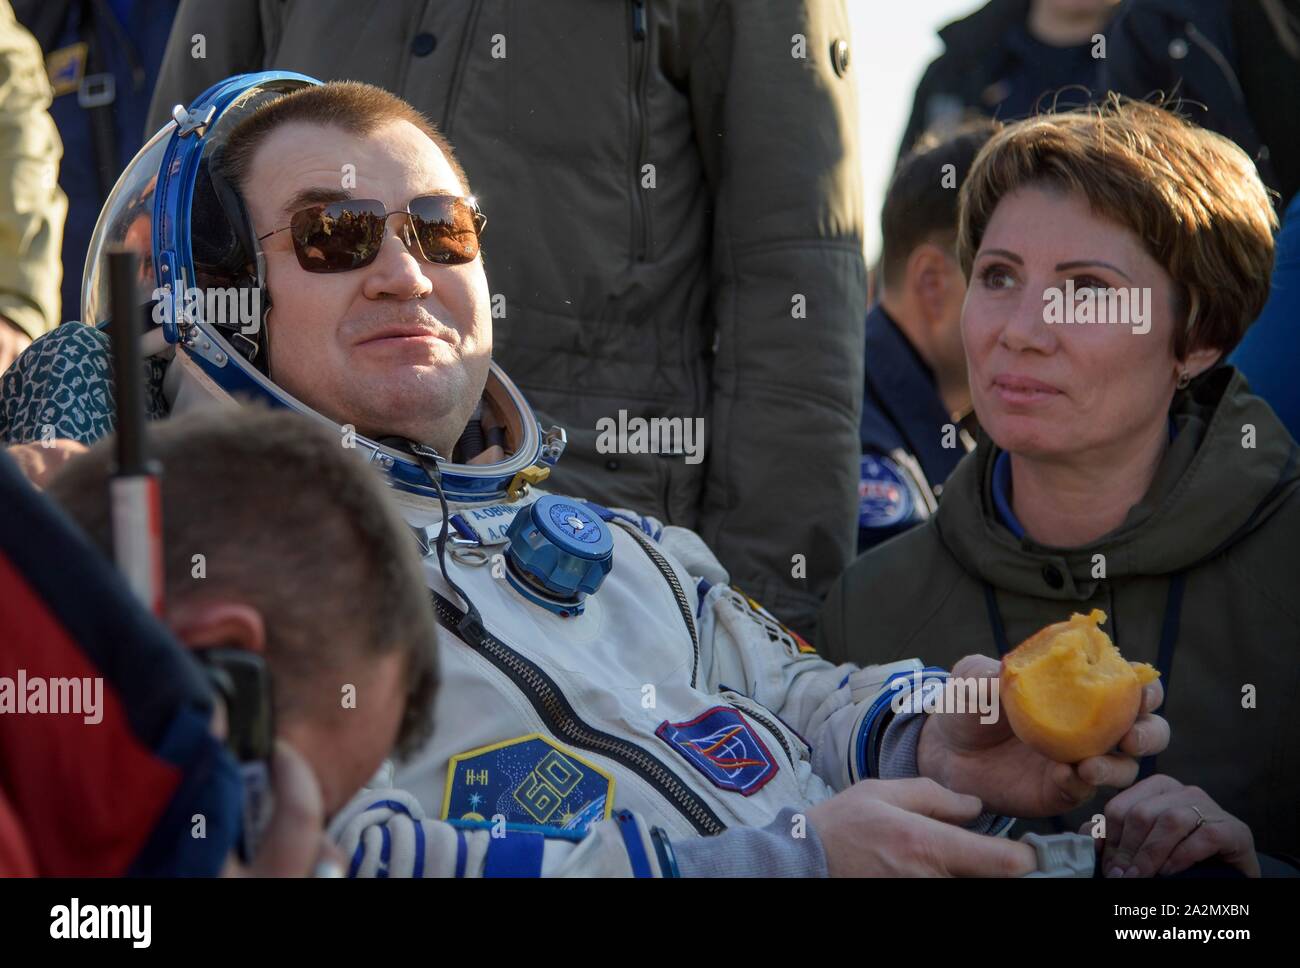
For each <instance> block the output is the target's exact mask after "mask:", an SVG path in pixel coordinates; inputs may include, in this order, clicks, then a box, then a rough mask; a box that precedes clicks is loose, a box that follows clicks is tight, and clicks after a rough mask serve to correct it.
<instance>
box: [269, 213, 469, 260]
mask: <svg viewBox="0 0 1300 968" xmlns="http://www.w3.org/2000/svg"><path fill="white" fill-rule="evenodd" d="M393 215H405V216H406V217H407V218H406V222H405V224H404V225H403V226H402V230H401V233H400V235H399V236H398V237H399V238H400V239H401V240H402V242H403V243H404V244H405V245H406V247H407V248H408V249H410V250H411V251H412V252H414V253H415V254H416V255H418V256H419V257H420V258H422V259H424V261H426V262H431V263H433V264H434V265H440V266H459V265H464V264H465V263H467V262H473V261H474V259H475V258H476V257H477V256H478V253H479V235H480V234H481V233H482V232H483V229H484V227H485V226H486V225H487V218H486V217H485V216H484V215H483V213H482V212H480V211H479V210H478V203H477V202H476V201H475V200H474V199H473V198H459V197H457V196H455V195H419V196H417V197H415V198H413V199H411V200H410V202H408V203H407V206H406V208H404V209H400V210H398V211H395V212H389V211H385V209H384V203H383V202H380V201H378V200H376V199H373V198H347V199H343V200H341V201H337V202H330V203H329V204H326V205H312V206H310V207H309V208H304V209H301V210H299V211H297V212H294V213H293V215H292V216H291V217H290V219H289V224H288V225H285V226H282V227H281V228H278V229H275V230H274V231H272V232H267V233H266V235H261V236H258V239H257V241H259V242H261V241H262V240H263V239H269V238H270V237H271V236H273V235H275V234H276V233H277V232H284V231H289V232H290V233H291V237H292V238H293V251H294V254H295V255H297V257H298V264H299V265H300V266H302V267H303V268H304V269H305V270H307V271H308V272H349V271H351V270H353V269H360V268H362V267H363V266H368V265H370V263H372V262H374V261H375V257H376V256H377V255H379V249H380V246H382V245H383V243H384V231H385V226H386V225H387V224H388V219H389V217H390V216H393Z"/></svg>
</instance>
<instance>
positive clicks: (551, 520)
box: [506, 494, 614, 617]
mask: <svg viewBox="0 0 1300 968" xmlns="http://www.w3.org/2000/svg"><path fill="white" fill-rule="evenodd" d="M506 538H507V540H508V541H509V542H510V544H509V546H508V547H507V548H506V579H507V580H508V581H509V582H510V584H511V585H512V586H513V587H514V588H515V590H516V591H518V592H519V593H520V594H521V595H523V596H524V597H525V598H527V599H528V600H529V601H532V602H535V603H536V604H538V605H540V606H542V607H543V608H545V609H548V610H549V611H552V612H554V613H556V614H557V615H561V616H564V617H568V616H570V615H581V614H582V611H583V608H584V607H585V606H584V605H583V599H585V598H586V597H587V596H588V595H591V594H594V593H595V591H596V589H598V588H599V587H600V583H601V582H603V581H604V580H605V576H606V575H608V574H609V571H610V569H611V568H612V567H613V566H614V539H613V536H612V535H611V534H610V533H609V529H608V528H607V527H606V526H605V524H604V523H603V522H602V521H601V520H600V519H599V518H598V517H596V516H595V515H594V514H592V513H591V511H590V510H588V509H587V508H586V507H584V506H583V505H582V504H581V503H580V502H578V501H575V500H572V499H571V498H565V497H558V496H556V495H553V494H547V495H544V496H542V497H540V498H538V499H537V500H536V501H534V502H533V504H532V505H531V506H529V507H527V508H525V509H524V510H522V511H520V512H519V513H518V514H516V515H515V519H514V521H512V522H511V523H510V527H509V528H508V529H507V531H506Z"/></svg>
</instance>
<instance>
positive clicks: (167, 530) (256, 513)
mask: <svg viewBox="0 0 1300 968" xmlns="http://www.w3.org/2000/svg"><path fill="white" fill-rule="evenodd" d="M147 436H148V441H149V443H148V446H149V452H150V454H151V455H152V456H153V457H155V458H156V459H157V460H158V461H159V462H160V463H161V464H162V467H163V473H162V478H161V487H162V519H163V542H164V555H165V558H164V562H165V563H164V576H165V581H166V586H165V597H166V599H167V600H168V601H169V602H173V603H176V604H182V603H186V604H190V603H201V602H204V601H214V602H215V601H232V600H233V601H238V602H242V603H245V604H248V605H250V606H253V607H255V608H256V609H257V610H258V611H259V612H260V613H261V615H262V618H263V620H264V622H265V627H266V660H267V665H268V667H269V669H270V673H271V679H272V682H273V683H274V686H275V714H276V716H277V717H279V718H290V717H298V716H303V715H310V710H312V709H320V708H322V704H323V703H331V704H333V705H334V706H335V708H337V704H338V702H339V690H338V688H332V689H323V688H322V687H321V686H320V683H321V681H322V680H321V675H322V674H325V675H329V674H331V673H334V672H341V671H342V670H343V668H344V667H345V665H346V664H348V663H355V662H356V661H358V659H359V658H360V659H361V661H364V660H365V657H366V656H376V655H381V654H388V653H390V652H392V651H394V650H400V651H403V652H405V653H406V654H407V664H406V680H405V681H406V684H407V703H406V710H405V714H404V716H403V719H402V725H401V729H400V732H399V735H398V743H397V748H398V752H399V753H409V752H411V751H412V750H413V749H414V748H415V747H416V746H418V744H419V743H420V742H421V741H422V740H423V738H424V735H425V731H426V730H427V728H428V724H429V723H430V721H431V717H430V715H429V712H430V709H429V707H430V705H431V703H432V701H433V692H434V689H435V687H436V684H437V665H436V654H435V652H434V649H435V644H436V639H435V636H436V626H435V625H434V620H433V609H432V606H431V603H430V601H429V593H428V590H427V588H426V586H425V583H424V579H423V575H422V572H421V567H420V563H419V559H418V556H417V555H416V553H415V538H414V536H413V535H412V534H411V531H410V529H409V528H408V527H407V526H406V524H405V523H404V522H403V521H402V519H401V517H400V516H399V515H398V513H397V511H396V509H395V507H394V505H393V502H392V497H391V495H390V494H388V489H387V488H386V487H385V486H384V485H383V483H382V482H381V480H380V479H379V476H378V475H377V474H376V473H375V472H374V471H373V470H372V469H370V468H369V467H367V466H366V465H365V463H364V462H363V461H362V460H361V459H360V458H359V457H357V456H356V452H355V451H350V450H347V449H345V448H344V447H343V446H342V439H343V438H342V437H341V435H340V433H338V432H331V431H330V430H329V429H328V428H326V427H324V426H322V425H321V424H319V423H317V422H316V421H312V420H309V419H307V418H305V417H302V416H299V415H297V414H293V413H290V412H289V411H284V410H268V409H265V408H262V407H255V406H251V405H250V406H246V407H240V408H229V407H222V408H220V409H218V410H212V411H206V412H200V413H190V414H186V415H184V416H179V417H174V418H171V419H169V420H165V421H160V422H158V423H153V424H150V426H149V430H148V434H147ZM112 448H113V441H112V438H109V439H107V440H104V441H101V442H100V443H99V444H97V445H96V446H95V447H93V448H92V449H91V450H90V452H89V453H86V454H83V455H81V456H79V457H77V458H76V459H74V460H73V461H71V462H69V463H68V465H67V466H66V467H65V468H64V469H63V470H62V471H61V472H60V473H59V474H57V475H56V476H55V477H54V479H53V480H52V481H51V482H50V484H49V487H48V488H47V492H48V493H49V495H50V497H52V498H53V499H54V500H55V501H57V502H58V503H59V504H61V505H62V506H63V508H64V509H65V510H66V511H67V512H68V514H69V515H70V516H71V517H72V518H73V520H74V521H76V523H77V524H79V525H80V526H81V528H82V529H83V530H84V531H85V532H86V533H87V534H88V535H89V536H90V538H91V539H92V540H93V541H94V542H95V543H96V544H97V545H98V546H99V547H100V548H101V549H102V550H103V551H104V552H105V553H106V554H107V555H109V556H110V557H111V555H112V524H111V520H110V512H109V500H108V487H109V478H110V477H111V475H112V461H113V449H112ZM196 555H202V556H203V558H202V559H196V558H195V556H196ZM200 564H201V565H202V572H200ZM200 574H202V577H199V575H200ZM358 648H359V650H360V652H361V655H360V656H358V654H357V652H358Z"/></svg>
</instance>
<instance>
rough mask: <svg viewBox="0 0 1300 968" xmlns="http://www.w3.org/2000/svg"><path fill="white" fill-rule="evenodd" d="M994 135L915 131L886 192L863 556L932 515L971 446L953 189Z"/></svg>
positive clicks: (989, 126) (868, 401)
mask: <svg viewBox="0 0 1300 968" xmlns="http://www.w3.org/2000/svg"><path fill="white" fill-rule="evenodd" d="M997 130H998V124H997V122H995V121H990V120H976V121H970V122H968V123H966V124H964V125H962V126H961V127H960V128H958V129H957V130H956V131H954V132H952V133H951V134H949V135H948V136H946V137H944V138H939V137H936V136H930V135H926V136H923V137H922V139H921V140H920V141H919V142H918V143H917V146H916V148H915V149H914V150H913V151H912V153H911V154H910V155H908V156H907V158H905V159H904V160H903V161H902V163H901V164H900V165H899V167H898V170H897V171H896V172H895V173H894V177H893V180H892V181H891V182H890V185H889V190H888V191H887V192H886V194H885V204H884V208H883V210H882V212H881V216H880V227H881V236H882V238H883V240H884V251H883V253H882V256H881V281H882V283H883V288H882V290H881V295H880V302H879V303H877V304H876V306H875V307H873V308H872V310H871V311H870V312H869V313H867V339H866V382H865V391H864V394H863V399H862V425H861V432H862V481H861V484H860V489H859V496H860V498H861V506H860V508H859V512H858V551H859V552H862V551H865V550H866V549H867V548H870V547H872V546H874V545H877V544H879V543H880V542H881V541H884V540H885V539H886V538H889V537H892V536H893V535H895V534H898V533H899V532H900V531H903V530H905V529H907V528H910V527H911V526H912V525H914V524H917V523H919V522H921V521H924V520H925V519H926V518H928V517H929V516H930V515H931V514H933V513H934V510H935V507H936V506H937V502H938V499H939V495H940V494H942V493H943V482H944V481H945V480H947V479H948V475H949V474H950V473H952V469H953V468H954V467H956V466H957V461H959V460H960V459H961V458H962V456H963V455H964V454H965V453H966V452H967V451H968V450H969V449H971V448H972V447H974V446H975V439H974V436H973V434H974V432H975V420H974V415H973V413H972V411H971V405H970V389H969V387H968V386H967V384H966V355H965V353H964V352H963V350H962V345H961V306H962V301H963V300H964V299H965V297H966V277H965V276H963V275H962V272H961V266H960V265H959V264H958V262H957V248H956V244H957V193H958V189H959V188H960V187H961V183H962V181H963V180H964V179H965V177H966V172H968V171H969V170H970V166H971V163H972V162H973V161H974V160H975V156H976V155H977V154H978V153H979V150H980V148H982V147H984V144H985V142H987V141H988V140H989V138H990V137H992V136H993V134H994V132H996V131H997Z"/></svg>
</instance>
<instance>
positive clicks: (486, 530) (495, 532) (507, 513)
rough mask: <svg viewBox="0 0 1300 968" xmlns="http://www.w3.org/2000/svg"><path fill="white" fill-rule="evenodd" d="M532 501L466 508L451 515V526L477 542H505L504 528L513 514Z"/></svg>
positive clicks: (507, 526) (512, 517)
mask: <svg viewBox="0 0 1300 968" xmlns="http://www.w3.org/2000/svg"><path fill="white" fill-rule="evenodd" d="M531 503H532V502H524V503H518V504H489V505H488V506H487V507H481V508H466V509H465V510H464V511H458V512H456V513H455V514H453V515H452V516H451V519H450V520H451V526H452V527H453V528H455V529H456V531H457V532H458V533H459V534H460V535H461V536H462V537H465V538H468V539H470V540H471V541H474V540H477V541H478V543H479V544H484V545H497V544H505V543H506V540H507V539H506V529H507V528H509V527H510V522H511V521H513V520H514V519H515V515H516V514H518V513H519V511H521V510H522V509H524V508H527V507H528V506H529V504H531Z"/></svg>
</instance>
